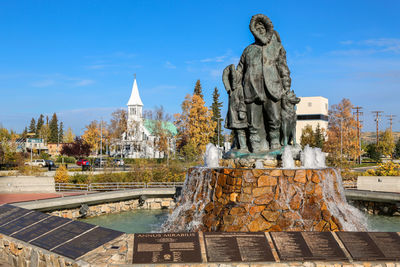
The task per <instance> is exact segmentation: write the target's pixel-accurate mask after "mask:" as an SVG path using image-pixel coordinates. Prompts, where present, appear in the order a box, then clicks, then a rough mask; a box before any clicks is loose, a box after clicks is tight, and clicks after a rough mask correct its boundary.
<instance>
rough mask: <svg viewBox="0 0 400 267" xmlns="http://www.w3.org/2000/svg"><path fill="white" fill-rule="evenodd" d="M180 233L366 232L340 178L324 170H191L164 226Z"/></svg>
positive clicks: (361, 217) (361, 216) (332, 172)
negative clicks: (348, 199) (350, 203)
mask: <svg viewBox="0 0 400 267" xmlns="http://www.w3.org/2000/svg"><path fill="white" fill-rule="evenodd" d="M163 230H164V231H166V232H176V231H222V232H237V231H245V232H259V231H340V230H346V231H365V230H366V225H365V219H364V218H363V215H362V214H361V212H360V211H358V210H357V209H356V208H354V207H352V206H350V205H349V204H348V203H347V202H346V198H345V196H344V190H343V186H342V183H341V177H340V174H339V173H337V172H336V171H335V170H334V169H332V168H324V169H233V168H201V167H197V168H191V169H189V171H188V175H187V178H186V181H185V185H184V188H183V191H182V196H181V198H180V200H179V202H178V203H177V207H176V208H175V210H174V211H173V212H172V214H171V215H170V217H169V219H168V220H167V222H166V223H165V224H164V226H163Z"/></svg>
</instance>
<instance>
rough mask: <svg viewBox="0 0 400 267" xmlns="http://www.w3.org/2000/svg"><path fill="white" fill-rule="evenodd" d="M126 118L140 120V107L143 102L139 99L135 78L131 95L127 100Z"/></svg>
mask: <svg viewBox="0 0 400 267" xmlns="http://www.w3.org/2000/svg"><path fill="white" fill-rule="evenodd" d="M127 106H128V120H130V121H140V120H142V107H143V103H142V100H141V99H140V95H139V89H138V86H137V83H136V75H135V80H134V81H133V86H132V92H131V97H130V98H129V101H128V104H127Z"/></svg>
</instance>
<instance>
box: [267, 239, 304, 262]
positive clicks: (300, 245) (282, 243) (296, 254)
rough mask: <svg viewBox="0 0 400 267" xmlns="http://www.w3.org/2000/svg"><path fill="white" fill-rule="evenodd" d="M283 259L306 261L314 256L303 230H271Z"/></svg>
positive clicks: (280, 256)
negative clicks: (302, 232)
mask: <svg viewBox="0 0 400 267" xmlns="http://www.w3.org/2000/svg"><path fill="white" fill-rule="evenodd" d="M270 234H271V237H272V241H273V242H274V245H275V247H276V250H277V252H278V255H279V258H280V260H281V261H304V260H307V259H310V258H312V253H311V251H310V249H309V248H308V246H307V243H306V241H305V240H304V238H303V236H302V234H301V232H270Z"/></svg>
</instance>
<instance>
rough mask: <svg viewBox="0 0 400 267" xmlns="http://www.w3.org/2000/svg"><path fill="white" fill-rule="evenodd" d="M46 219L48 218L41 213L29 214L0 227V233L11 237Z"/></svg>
mask: <svg viewBox="0 0 400 267" xmlns="http://www.w3.org/2000/svg"><path fill="white" fill-rule="evenodd" d="M46 217H49V215H47V214H45V213H41V212H32V213H29V214H27V215H25V216H23V217H20V218H18V219H16V220H15V221H13V222H10V223H7V224H3V225H2V226H0V233H3V234H5V235H11V234H12V233H15V232H17V231H19V230H21V229H23V228H25V227H27V226H29V225H31V224H34V223H37V222H38V221H40V220H43V219H44V218H46Z"/></svg>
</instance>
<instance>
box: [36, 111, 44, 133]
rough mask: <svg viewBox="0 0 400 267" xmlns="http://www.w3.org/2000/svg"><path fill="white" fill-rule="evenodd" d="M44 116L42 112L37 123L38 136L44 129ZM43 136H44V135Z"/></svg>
mask: <svg viewBox="0 0 400 267" xmlns="http://www.w3.org/2000/svg"><path fill="white" fill-rule="evenodd" d="M43 118H44V116H43V114H40V116H39V119H38V120H37V124H36V136H39V137H40V130H41V129H42V126H43V124H44V120H43ZM42 138H43V136H42Z"/></svg>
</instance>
